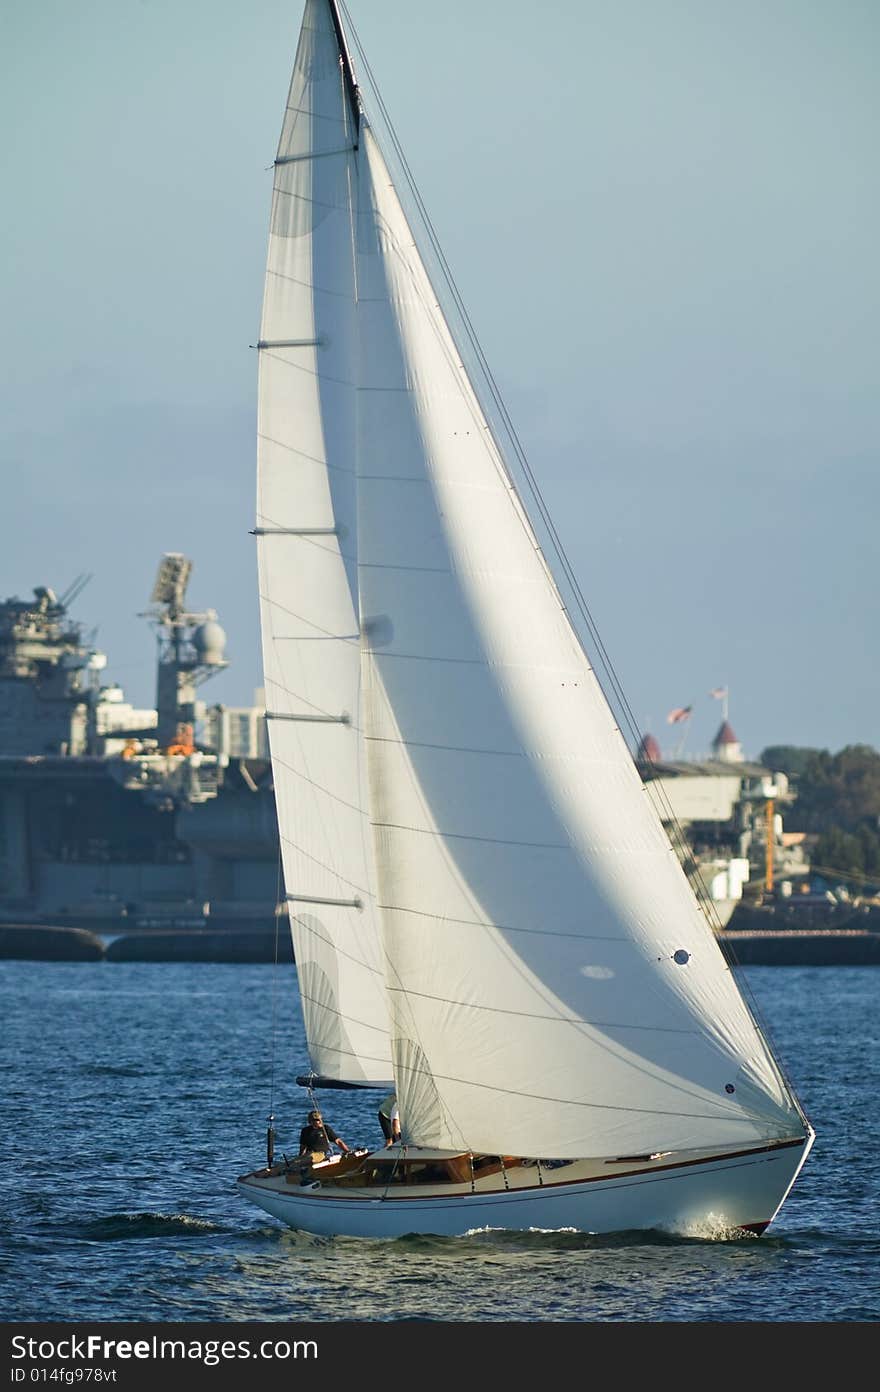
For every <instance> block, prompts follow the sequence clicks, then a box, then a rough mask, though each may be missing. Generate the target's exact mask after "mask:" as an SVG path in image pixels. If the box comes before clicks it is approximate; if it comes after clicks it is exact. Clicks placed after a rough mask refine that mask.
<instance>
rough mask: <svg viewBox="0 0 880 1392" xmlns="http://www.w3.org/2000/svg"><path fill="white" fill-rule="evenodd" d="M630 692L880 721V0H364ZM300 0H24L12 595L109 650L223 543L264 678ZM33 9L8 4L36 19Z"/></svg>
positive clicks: (13, 307) (761, 720)
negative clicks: (272, 295)
mask: <svg viewBox="0 0 880 1392" xmlns="http://www.w3.org/2000/svg"><path fill="white" fill-rule="evenodd" d="M350 7H351V8H352V11H353V17H354V21H355V24H356V25H357V28H358V30H359V33H360V37H361V39H362V41H363V43H364V46H365V48H366V51H367V54H368V56H369V58H370V62H371V64H372V67H373V70H374V72H375V74H376V76H377V78H378V81H379V84H380V87H381V90H382V93H383V96H384V98H385V101H386V104H387V106H388V108H389V111H390V114H391V117H392V119H393V120H394V122H395V125H396V128H397V131H398V134H399V136H400V137H401V139H402V141H403V144H404V148H405V149H406V152H407V155H408V158H409V162H410V165H411V167H412V169H413V172H414V174H415V177H416V179H417V180H418V182H419V185H420V187H421V191H422V194H423V196H424V198H425V201H426V203H427V205H428V208H429V210H430V213H431V216H432V218H433V221H434V224H435V227H436V228H437V231H438V233H439V235H440V239H441V242H442V243H443V246H444V248H445V251H446V254H447V258H448V260H449V262H450V264H451V266H452V268H453V271H454V273H455V275H456V278H457V281H458V284H459V288H460V289H461V291H462V293H463V295H464V298H465V301H466V303H467V305H468V308H469V311H470V314H471V318H472V320H473V322H474V324H475V326H476V328H477V331H478V333H479V335H480V337H481V340H482V343H483V347H484V349H485V351H486V354H487V356H488V359H489V362H490V363H491V365H492V367H493V370H494V372H495V375H496V378H497V379H498V381H499V383H500V385H501V388H502V391H503V393H504V395H505V397H506V400H507V404H508V407H509V409H510V411H511V414H512V416H513V418H514V421H515V423H516V426H517V429H518V430H519V433H520V436H521V438H522V440H523V442H524V444H525V446H526V449H527V452H528V454H529V457H530V460H531V464H532V467H533V469H534V471H535V473H536V475H537V476H538V478H539V480H540V482H541V486H542V488H543V491H544V496H545V498H546V500H547V502H548V504H549V505H550V508H551V511H552V513H553V515H554V518H555V520H556V523H557V526H558V528H559V531H560V533H561V535H562V538H563V541H564V543H565V546H566V549H567V551H568V554H569V556H570V558H571V560H572V562H573V564H574V567H575V569H576V571H577V573H578V576H579V579H580V582H581V586H582V588H583V590H584V593H585V594H586V596H587V599H588V601H589V603H590V605H591V608H592V611H593V614H594V616H595V618H596V620H597V622H598V624H599V627H600V631H601V633H602V636H603V638H604V641H605V645H606V647H607V648H608V650H609V652H610V653H611V656H612V658H613V660H614V662H615V664H616V666H617V669H618V672H619V674H620V676H621V678H622V680H623V684H624V687H625V689H626V692H627V695H628V697H629V701H630V704H631V706H632V707H633V710H634V711H635V714H636V716H637V719H638V720H639V722H640V723H641V724H642V725H643V726H645V725H647V724H650V727H651V728H652V729H653V730H654V733H655V734H657V735H658V737H659V738H660V741H661V744H662V745H663V746H664V749H666V750H670V749H671V747H672V745H673V743H674V739H673V734H675V735H676V736H677V735H678V733H679V732H680V728H681V727H671V726H669V725H667V724H666V720H665V717H666V714H667V712H668V711H669V710H670V708H672V707H674V706H681V705H688V704H693V705H694V708H695V711H694V718H693V722H692V728H691V730H690V732H689V734H688V742H687V745H686V752H689V751H691V752H697V751H699V750H701V749H704V748H706V746H707V745H708V743H709V740H710V739H711V736H712V733H713V732H714V729H715V727H716V725H717V723H718V717H719V706H718V703H717V702H715V701H712V700H710V699H709V697H708V692H709V690H710V689H711V688H712V687H715V686H719V685H722V684H725V683H727V684H729V686H730V689H731V711H730V714H731V721H732V724H733V725H734V728H735V729H736V732H737V734H738V735H739V736H740V738H741V740H742V742H743V744H744V746H745V748H746V750H747V751H748V752H750V753H753V754H756V753H757V752H758V751H759V750H760V749H761V748H762V747H763V746H764V745H766V744H769V743H777V742H783V741H785V742H793V743H803V744H818V745H823V746H829V747H831V748H834V749H836V748H839V747H840V746H841V745H843V744H845V743H851V742H856V741H866V742H869V743H873V744H878V745H880V701H878V682H877V672H878V660H880V642H878V625H877V581H876V567H877V542H876V536H877V531H878V518H880V469H878V463H880V461H878V442H880V429H878V416H880V407H878V401H880V394H878V380H877V379H878V375H880V373H878V367H880V349H878V323H880V293H878V291H880V286H878V279H880V278H878V251H877V248H878V246H880V227H878V206H880V196H878V154H877V152H878V148H880V130H878V108H880V84H878V81H877V55H878V40H880V5H878V4H877V3H875V0H824V2H823V3H814V0H738V3H736V4H731V3H730V0H543V3H541V4H535V3H534V2H533V0H532V3H528V4H527V3H525V0H444V3H442V4H429V3H424V2H423V0H350ZM300 18H301V5H300V3H299V0H290V3H281V0H249V2H248V3H245V4H243V3H240V0H139V2H137V3H135V0H80V3H78V4H75V5H74V4H71V3H69V0H9V4H8V5H7V6H6V8H5V20H4V27H5V29H6V34H5V36H4V38H5V41H4V44H3V51H4V55H5V57H4V68H5V71H4V73H3V81H2V84H0V111H2V121H3V130H4V132H5V135H4V140H3V154H4V161H5V168H4V171H3V191H4V204H5V214H4V217H3V220H2V229H0V240H2V249H0V283H2V291H3V304H2V315H3V323H4V326H5V332H4V334H3V343H2V349H0V352H2V383H3V408H2V413H0V450H2V455H0V457H2V467H3V488H2V495H0V496H2V503H0V596H6V595H11V594H19V595H22V596H24V595H26V594H29V593H30V591H31V589H32V587H33V586H34V585H38V584H48V585H51V586H53V587H54V588H55V589H56V590H59V591H60V590H63V589H64V588H65V587H66V586H67V585H68V584H69V583H70V582H71V581H72V580H73V579H74V577H75V576H77V575H78V574H79V573H81V572H84V571H93V572H94V579H93V580H92V581H91V583H90V585H89V586H88V588H87V589H86V590H85V591H84V593H83V594H82V597H81V598H80V599H79V601H78V602H77V603H76V605H75V607H74V615H75V616H76V617H77V618H79V619H82V620H83V621H84V622H85V623H86V625H87V626H88V627H91V626H92V625H97V627H98V634H97V642H98V644H99V645H100V646H101V647H103V648H104V649H105V650H106V651H107V652H108V654H109V658H110V665H109V668H108V675H109V676H111V677H115V678H117V679H118V680H119V681H120V682H122V684H123V685H124V686H125V687H126V690H127V693H128V695H129V697H130V698H131V699H133V700H135V701H136V702H137V703H150V704H152V701H153V697H154V691H153V665H154V649H153V638H152V635H151V632H150V630H149V629H148V627H147V626H146V624H145V623H144V621H143V620H142V619H138V618H137V617H136V615H137V613H138V611H140V610H142V609H143V608H144V607H145V606H146V603H147V601H148V598H149V593H150V590H151V588H152V584H153V578H154V574H155V570H156V565H157V563H158V560H159V557H160V555H161V553H162V552H163V551H184V552H186V553H187V554H188V555H189V556H191V557H192V559H193V561H194V571H193V579H192V581H191V584H190V600H191V601H192V603H193V604H195V605H196V606H212V607H214V608H216V609H217V610H218V612H219V616H220V620H221V622H222V623H223V625H224V627H225V628H226V630H227V633H228V635H229V656H230V658H231V660H232V666H231V667H230V669H229V670H228V672H227V673H225V674H224V675H223V676H221V677H219V678H217V679H215V680H214V681H213V682H212V683H211V684H210V685H208V686H206V687H205V688H204V689H203V695H204V696H205V698H206V699H209V700H223V701H226V702H228V703H230V704H236V703H248V702H249V701H250V699H251V695H252V690H253V688H254V686H256V685H258V684H259V683H260V680H261V677H260V667H259V646H258V634H257V624H258V618H257V586H256V575H255V557H254V549H253V548H254V542H253V539H252V538H251V537H250V536H248V529H249V528H250V527H252V526H253V498H254V458H255V441H254V437H255V423H254V422H255V382H256V360H255V359H256V355H255V353H254V352H252V351H251V350H250V349H249V348H248V344H249V343H253V342H255V340H256V337H257V329H258V323H259V312H260V299H261V295H262V277H263V263H264V257H265V247H266V234H267V224H268V212H269V199H270V193H271V178H272V176H271V172H270V168H269V167H270V166H271V161H272V158H273V155H274V151H275V145H276V142H277V136H278V129H279V126H280V121H281V114H282V111H283V107H284V101H285V96H286V92H287V84H288V79H289V73H290V67H291V63H292V60H293V54H294V50H295V47H296V37H297V33H298V30H299V23H300ZM10 31H11V32H10Z"/></svg>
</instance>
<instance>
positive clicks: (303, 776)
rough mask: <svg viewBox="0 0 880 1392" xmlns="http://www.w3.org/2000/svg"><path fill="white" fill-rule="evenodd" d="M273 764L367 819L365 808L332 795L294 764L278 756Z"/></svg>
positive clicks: (321, 784) (336, 794) (335, 794)
mask: <svg viewBox="0 0 880 1392" xmlns="http://www.w3.org/2000/svg"><path fill="white" fill-rule="evenodd" d="M272 762H273V763H277V764H278V765H279V767H281V768H283V769H286V770H287V772H288V773H292V774H293V776H294V778H300V779H302V781H303V782H304V783H308V784H309V786H310V787H312V788H316V789H317V790H318V792H319V793H323V794H324V795H325V797H328V798H330V799H331V800H332V801H333V802H338V803H339V805H340V807H347V808H348V810H349V811H350V812H357V813H358V815H359V816H361V817H366V815H367V814H366V812H365V811H364V809H363V807H358V806H356V804H355V803H353V802H346V800H345V798H342V797H340V796H339V795H338V793H332V792H331V791H330V789H329V788H325V787H324V784H323V783H318V782H316V781H315V779H314V778H310V777H309V775H308V774H307V773H302V772H301V771H300V770H299V769H298V768H294V766H293V764H288V763H286V762H285V760H284V759H282V758H280V757H279V756H278V755H277V754H273V756H272ZM340 878H341V877H340Z"/></svg>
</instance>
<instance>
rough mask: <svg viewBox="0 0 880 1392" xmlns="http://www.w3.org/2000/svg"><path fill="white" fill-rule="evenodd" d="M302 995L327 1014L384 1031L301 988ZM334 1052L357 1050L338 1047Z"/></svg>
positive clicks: (377, 1031) (364, 1027) (342, 1052)
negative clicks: (337, 1008) (334, 1007)
mask: <svg viewBox="0 0 880 1392" xmlns="http://www.w3.org/2000/svg"><path fill="white" fill-rule="evenodd" d="M300 995H301V996H302V998H303V1000H304V1001H309V1002H310V1003H311V1004H312V1005H318V1006H320V1008H321V1009H322V1010H323V1011H324V1013H325V1015H335V1016H337V1018H338V1019H340V1020H348V1021H349V1022H350V1023H351V1024H353V1025H358V1026H360V1028H361V1029H371V1030H374V1031H375V1032H376V1033H377V1034H381V1033H383V1031H382V1029H381V1028H380V1026H379V1025H371V1024H370V1023H369V1021H367V1020H359V1019H358V1018H357V1016H356V1015H346V1013H345V1011H344V1010H334V1009H333V1007H332V1006H331V1005H327V1004H326V1002H325V1001H322V1000H319V998H318V997H317V996H310V995H309V994H308V992H306V991H303V990H302V989H300ZM321 1047H322V1048H323V1047H325V1046H324V1045H322V1046H321ZM334 1052H335V1053H340V1054H354V1052H355V1051H354V1050H353V1049H336V1050H334ZM377 1061H378V1060H376V1059H374V1060H373V1062H374V1063H375V1062H377Z"/></svg>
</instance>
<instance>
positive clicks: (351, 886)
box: [278, 836, 370, 899]
mask: <svg viewBox="0 0 880 1392" xmlns="http://www.w3.org/2000/svg"><path fill="white" fill-rule="evenodd" d="M278 839H279V841H283V842H284V844H285V846H289V847H290V848H291V850H293V851H296V852H297V854H298V855H301V856H304V857H305V859H306V860H310V861H312V862H313V864H315V865H319V866H320V867H321V869H322V870H326V871H327V872H328V873H329V874H331V875H333V877H334V878H335V879H337V880H341V881H342V883H343V884H344V885H348V887H349V889H356V890H357V891H358V893H359V894H364V895H366V897H367V898H368V899H369V898H370V891H369V890H368V889H364V887H363V885H359V884H355V882H354V880H347V879H346V878H345V876H344V875H340V874H339V871H338V870H334V869H333V866H332V865H328V864H327V863H326V861H323V860H319V859H318V857H317V856H313V855H310V854H309V852H308V851H307V850H306V849H305V847H304V846H299V845H297V843H296V842H295V841H291V839H290V837H289V836H279V838H278Z"/></svg>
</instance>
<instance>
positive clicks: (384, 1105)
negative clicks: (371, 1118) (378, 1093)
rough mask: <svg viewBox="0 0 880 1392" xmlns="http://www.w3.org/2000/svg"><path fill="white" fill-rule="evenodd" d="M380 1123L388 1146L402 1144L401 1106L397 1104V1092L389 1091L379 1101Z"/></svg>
mask: <svg viewBox="0 0 880 1392" xmlns="http://www.w3.org/2000/svg"><path fill="white" fill-rule="evenodd" d="M379 1125H380V1126H381V1127H382V1135H383V1136H384V1137H385V1145H386V1146H391V1145H400V1108H399V1107H398V1105H397V1094H396V1093H394V1092H389V1094H388V1096H387V1097H383V1099H382V1101H381V1102H380V1103H379Z"/></svg>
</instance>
